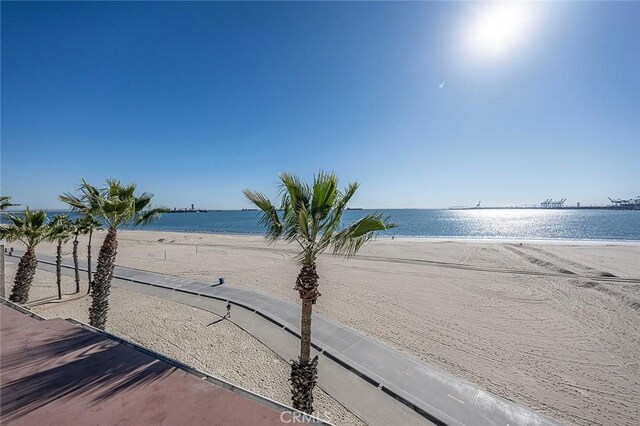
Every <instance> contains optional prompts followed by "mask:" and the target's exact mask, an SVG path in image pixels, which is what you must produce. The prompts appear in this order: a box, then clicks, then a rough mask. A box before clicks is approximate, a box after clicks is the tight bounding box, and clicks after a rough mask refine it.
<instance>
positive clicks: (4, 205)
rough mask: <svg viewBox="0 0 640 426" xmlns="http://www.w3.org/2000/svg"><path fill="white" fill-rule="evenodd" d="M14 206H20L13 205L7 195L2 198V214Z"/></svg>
mask: <svg viewBox="0 0 640 426" xmlns="http://www.w3.org/2000/svg"><path fill="white" fill-rule="evenodd" d="M13 206H19V204H12V203H11V197H9V196H7V195H2V196H0V212H3V211H5V210H6V209H8V208H9V207H13Z"/></svg>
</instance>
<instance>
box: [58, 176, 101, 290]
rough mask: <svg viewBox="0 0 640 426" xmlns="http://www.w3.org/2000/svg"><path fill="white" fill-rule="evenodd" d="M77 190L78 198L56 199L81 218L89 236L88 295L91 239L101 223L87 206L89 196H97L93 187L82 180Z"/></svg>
mask: <svg viewBox="0 0 640 426" xmlns="http://www.w3.org/2000/svg"><path fill="white" fill-rule="evenodd" d="M78 190H79V191H80V192H81V195H80V196H79V197H76V196H75V195H73V194H70V193H68V192H65V193H64V194H62V195H60V196H59V197H58V199H59V200H60V201H62V202H65V203H67V204H68V205H69V206H70V207H71V210H72V211H74V212H76V213H79V214H81V215H82V216H83V220H84V226H85V228H86V230H87V232H88V234H89V243H88V244H87V275H88V280H89V286H88V288H87V294H89V293H90V292H91V286H92V283H93V279H92V274H91V239H92V238H93V231H97V230H99V229H102V222H100V221H98V220H96V219H95V218H94V217H93V216H92V215H91V205H90V204H89V201H88V200H89V198H90V197H91V196H93V197H95V196H98V195H99V191H98V190H97V189H96V188H95V187H93V186H91V185H89V184H88V183H87V182H86V181H85V180H84V179H82V183H81V184H80V186H79V187H78Z"/></svg>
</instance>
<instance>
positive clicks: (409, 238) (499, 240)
mask: <svg viewBox="0 0 640 426" xmlns="http://www.w3.org/2000/svg"><path fill="white" fill-rule="evenodd" d="M122 231H126V232H135V233H169V234H189V235H198V234H202V235H206V236H217V237H263V234H262V233H258V232H255V233H252V232H220V231H202V230H194V231H191V230H168V229H167V230H164V229H148V228H147V229H136V228H123V229H122V230H121V231H120V232H122ZM377 240H384V241H387V240H388V241H393V240H399V241H403V242H436V243H442V242H459V243H479V244H483V243H489V244H491V243H495V244H511V243H520V242H523V243H524V242H526V243H530V244H542V245H545V244H549V245H556V244H557V245H562V244H572V245H575V244H584V245H612V244H613V245H631V246H640V240H625V239H619V240H616V239H606V240H605V239H582V240H581V239H563V238H538V239H531V238H509V237H459V236H451V237H448V236H428V235H425V236H416V235H394V236H393V238H392V237H391V236H388V235H377V236H375V237H374V238H372V239H371V241H372V242H375V241H377Z"/></svg>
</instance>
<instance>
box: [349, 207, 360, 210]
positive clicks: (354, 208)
mask: <svg viewBox="0 0 640 426" xmlns="http://www.w3.org/2000/svg"><path fill="white" fill-rule="evenodd" d="M347 210H362V207H347Z"/></svg>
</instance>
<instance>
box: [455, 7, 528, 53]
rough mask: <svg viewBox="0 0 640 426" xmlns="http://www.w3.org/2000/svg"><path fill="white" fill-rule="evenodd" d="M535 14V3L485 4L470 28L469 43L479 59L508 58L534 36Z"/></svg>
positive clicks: (466, 39) (472, 20)
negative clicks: (532, 34) (508, 55)
mask: <svg viewBox="0 0 640 426" xmlns="http://www.w3.org/2000/svg"><path fill="white" fill-rule="evenodd" d="M534 18H535V13H534V10H533V7H532V4H531V3H526V2H520V1H513V2H500V3H485V4H482V8H481V9H479V10H477V11H476V13H475V14H474V15H473V16H472V17H471V19H470V22H469V23H468V25H466V33H465V43H466V44H467V46H468V49H469V50H470V52H471V53H473V54H476V55H479V56H485V57H486V56H489V57H500V56H504V55H506V54H508V53H510V52H513V51H514V50H515V49H518V48H519V47H520V46H521V45H522V44H524V43H525V42H526V41H527V40H528V38H529V36H530V33H531V30H532V27H533V23H534V20H535V19H534Z"/></svg>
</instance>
